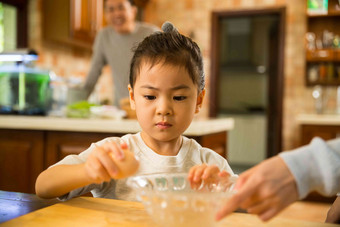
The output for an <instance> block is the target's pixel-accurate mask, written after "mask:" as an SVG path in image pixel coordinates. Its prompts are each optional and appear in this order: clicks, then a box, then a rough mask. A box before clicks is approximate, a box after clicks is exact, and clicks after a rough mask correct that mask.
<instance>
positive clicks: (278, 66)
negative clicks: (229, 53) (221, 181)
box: [209, 7, 286, 158]
mask: <svg viewBox="0 0 340 227" xmlns="http://www.w3.org/2000/svg"><path fill="white" fill-rule="evenodd" d="M258 15H277V16H278V18H279V26H278V27H277V32H278V36H277V37H278V39H277V40H271V42H273V43H272V44H275V45H276V46H277V49H276V50H275V51H274V50H272V51H270V54H275V53H276V56H277V58H276V59H277V61H270V62H269V64H270V67H269V84H268V85H269V86H268V94H269V95H268V110H267V113H266V116H267V122H268V124H267V145H266V147H267V152H266V153H267V158H269V157H272V156H274V155H276V154H278V153H279V152H281V151H282V115H283V113H282V112H283V108H282V105H283V87H284V85H283V84H284V80H283V75H284V72H283V66H284V42H285V21H286V8H285V7H275V8H264V9H255V10H254V9H243V10H223V11H220V10H219V11H213V12H212V18H211V21H212V22H211V23H212V26H211V49H210V50H211V56H210V57H211V61H210V65H211V74H210V87H209V117H217V110H218V103H219V97H218V94H219V88H218V84H219V69H220V65H219V56H220V50H221V48H220V39H219V37H220V36H219V31H221V29H220V28H221V21H222V19H223V18H226V17H242V16H258ZM271 59H273V58H271ZM271 75H274V76H271ZM275 75H276V76H275Z"/></svg>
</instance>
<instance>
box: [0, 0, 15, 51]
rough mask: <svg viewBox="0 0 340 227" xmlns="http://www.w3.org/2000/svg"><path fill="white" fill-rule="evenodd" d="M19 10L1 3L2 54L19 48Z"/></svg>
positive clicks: (0, 41)
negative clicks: (17, 25)
mask: <svg viewBox="0 0 340 227" xmlns="http://www.w3.org/2000/svg"><path fill="white" fill-rule="evenodd" d="M16 24H17V9H16V8H15V7H14V6H10V5H7V4H4V3H1V2H0V52H2V51H6V50H14V49H16V48H17V27H16Z"/></svg>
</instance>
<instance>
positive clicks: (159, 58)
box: [129, 22, 205, 91]
mask: <svg viewBox="0 0 340 227" xmlns="http://www.w3.org/2000/svg"><path fill="white" fill-rule="evenodd" d="M162 30H163V31H164V32H155V33H153V34H151V35H149V36H148V37H146V38H145V39H144V40H143V41H142V42H141V43H139V44H138V46H137V47H136V48H135V49H134V55H133V58H132V60H131V65H130V78H129V79H130V86H131V87H132V88H133V86H134V84H135V82H136V77H137V75H138V74H139V70H140V67H141V63H142V62H145V61H146V62H149V63H150V64H151V66H153V65H155V64H157V63H160V62H164V63H165V64H168V63H169V64H172V65H176V66H183V67H184V68H185V69H186V70H187V71H188V73H189V75H190V77H191V79H192V81H193V82H194V84H197V86H198V89H199V91H202V90H203V89H204V86H205V79H204V70H203V60H202V55H201V51H200V48H199V47H198V45H197V44H196V43H195V42H194V41H193V40H192V39H190V38H189V37H186V36H184V35H182V34H180V33H179V32H178V31H177V29H176V28H175V27H174V26H173V25H172V24H171V23H169V22H166V23H164V24H163V26H162Z"/></svg>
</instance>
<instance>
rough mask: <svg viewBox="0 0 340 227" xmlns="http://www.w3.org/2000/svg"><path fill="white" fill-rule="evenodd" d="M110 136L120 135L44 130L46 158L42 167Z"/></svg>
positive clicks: (77, 152)
mask: <svg viewBox="0 0 340 227" xmlns="http://www.w3.org/2000/svg"><path fill="white" fill-rule="evenodd" d="M110 136H122V134H112V133H86V132H61V131H60V132H58V131H52V132H46V152H45V155H46V159H45V162H44V168H45V169H46V168H47V167H49V166H50V165H53V164H55V163H56V162H58V161H60V160H61V159H63V158H64V157H66V156H67V155H70V154H79V153H81V152H82V151H84V150H86V149H87V148H88V147H89V146H90V145H91V143H93V142H97V141H100V140H102V139H104V138H106V137H110Z"/></svg>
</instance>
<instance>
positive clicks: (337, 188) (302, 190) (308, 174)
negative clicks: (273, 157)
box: [280, 137, 340, 199]
mask: <svg viewBox="0 0 340 227" xmlns="http://www.w3.org/2000/svg"><path fill="white" fill-rule="evenodd" d="M280 157H281V158H282V159H283V160H284V161H285V163H286V164H287V166H288V168H289V170H290V171H291V173H292V174H293V176H294V178H295V180H296V183H297V188H298V192H299V198H300V199H303V198H305V197H306V196H307V195H308V193H309V192H311V191H317V192H319V193H321V194H323V195H327V196H331V195H335V194H336V193H337V192H340V139H334V140H329V141H327V142H325V141H324V140H322V139H320V138H318V137H316V138H314V139H313V140H312V142H311V143H310V144H308V145H306V146H303V147H300V148H298V149H296V150H293V151H290V152H282V153H280Z"/></svg>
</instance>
